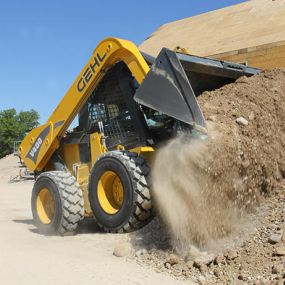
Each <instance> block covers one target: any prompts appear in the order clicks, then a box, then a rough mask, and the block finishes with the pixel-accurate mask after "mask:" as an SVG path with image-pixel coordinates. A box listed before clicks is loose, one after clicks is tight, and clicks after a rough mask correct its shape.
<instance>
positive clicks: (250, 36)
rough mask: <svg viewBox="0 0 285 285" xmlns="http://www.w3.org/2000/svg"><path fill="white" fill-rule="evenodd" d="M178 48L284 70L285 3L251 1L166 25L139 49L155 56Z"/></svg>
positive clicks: (264, 0)
mask: <svg viewBox="0 0 285 285" xmlns="http://www.w3.org/2000/svg"><path fill="white" fill-rule="evenodd" d="M177 46H179V47H181V48H185V49H186V50H187V51H188V52H189V53H190V54H194V55H198V56H209V57H212V58H217V59H221V60H230V61H234V62H238V63H245V64H248V65H250V66H255V67H259V68H263V69H267V68H273V67H285V0H251V1H246V2H244V3H241V4H238V5H234V6H230V7H226V8H223V9H220V10H216V11H212V12H209V13H205V14H202V15H198V16H195V17H191V18H186V19H183V20H179V21H175V22H172V23H168V24H165V25H163V26H161V27H160V28H159V29H158V30H156V31H155V32H154V33H153V34H152V35H151V36H150V37H149V38H147V39H146V40H145V41H144V42H143V43H142V44H141V45H140V49H141V50H142V51H144V52H146V53H149V54H151V55H154V56H156V55H157V54H158V52H159V51H160V49H161V48H162V47H167V48H170V49H175V48H176V47H177Z"/></svg>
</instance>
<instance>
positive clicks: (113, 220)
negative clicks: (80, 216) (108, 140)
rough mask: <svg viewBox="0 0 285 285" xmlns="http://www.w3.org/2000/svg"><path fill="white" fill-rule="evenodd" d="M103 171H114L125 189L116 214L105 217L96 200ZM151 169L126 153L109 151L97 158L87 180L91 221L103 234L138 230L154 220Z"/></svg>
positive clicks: (136, 156) (142, 161) (135, 155)
mask: <svg viewBox="0 0 285 285" xmlns="http://www.w3.org/2000/svg"><path fill="white" fill-rule="evenodd" d="M106 171H113V172H115V173H116V174H117V175H118V176H119V177H120V180H121V182H122V184H123V188H124V197H123V203H122V207H121V208H120V210H119V211H118V212H117V213H115V214H108V213H106V212H105V211H104V210H103V209H102V208H101V205H100V203H99V201H98V194H97V185H98V181H99V179H100V177H101V176H102V174H103V173H104V172H106ZM149 172H150V168H149V166H148V165H147V163H146V161H145V160H144V159H143V158H142V157H139V156H138V155H137V153H132V152H129V151H110V152H107V153H105V154H103V155H101V156H100V157H99V159H98V160H97V161H96V163H95V164H94V166H93V168H92V170H91V174H90V177H89V185H88V188H89V189H88V191H89V202H90V206H91V209H92V211H93V215H94V218H95V220H96V222H97V224H98V225H99V227H101V228H103V229H104V231H106V232H112V233H123V232H131V231H134V230H137V229H139V228H141V227H143V226H144V225H146V224H147V223H148V222H149V221H150V220H151V219H152V217H153V211H152V202H151V193H150V185H149Z"/></svg>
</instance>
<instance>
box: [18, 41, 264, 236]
mask: <svg viewBox="0 0 285 285" xmlns="http://www.w3.org/2000/svg"><path fill="white" fill-rule="evenodd" d="M258 72H259V70H257V69H254V68H249V67H247V66H245V65H241V64H235V63H230V62H222V61H217V60H212V59H208V58H201V57H197V56H192V55H189V54H185V53H180V52H175V51H172V50H169V49H166V48H163V49H162V50H161V52H160V53H159V55H158V56H157V58H153V57H151V56H149V55H147V54H144V53H141V52H140V51H139V50H138V48H137V47H136V46H135V45H134V44H133V43H131V42H129V41H126V40H121V39H117V38H107V39H105V40H103V41H102V42H101V43H100V44H99V45H98V46H97V47H96V49H95V50H94V52H93V54H92V56H91V58H90V60H89V61H88V63H87V64H86V66H85V67H84V68H83V70H82V71H81V72H80V74H79V76H78V77H77V78H76V79H75V81H74V83H73V84H72V86H71V87H70V89H69V90H68V91H67V93H66V94H65V96H64V97H63V99H62V100H61V102H60V103H59V105H58V106H57V108H56V109H55V110H54V112H53V113H52V115H51V116H50V118H49V119H48V120H47V122H46V123H45V124H44V125H41V126H39V127H37V128H35V129H33V130H32V131H31V132H30V133H29V134H28V135H27V136H26V138H25V139H24V140H23V141H22V143H21V145H20V146H19V154H20V156H21V158H22V160H23V161H24V162H25V164H26V166H27V167H28V168H29V170H30V171H33V172H34V173H35V175H36V181H35V184H34V187H33V190H32V199H31V206H32V213H33V218H34V222H35V224H36V226H37V227H38V229H39V231H40V232H42V233H45V234H61V235H65V234H70V233H73V232H75V230H76V228H77V226H78V223H79V222H80V221H81V220H82V219H84V218H85V217H90V216H93V217H94V218H95V220H96V222H97V224H98V225H99V226H100V227H102V228H103V229H104V230H105V231H106V232H129V231H133V230H136V229H139V228H140V227H142V226H144V225H145V224H146V223H147V222H148V221H150V219H151V218H152V216H153V210H152V195H151V184H150V179H149V175H150V165H151V160H152V158H153V156H154V153H155V149H156V148H157V147H158V146H159V145H160V144H161V143H163V142H165V141H166V140H168V139H170V138H172V137H174V136H177V135H178V134H179V133H180V132H190V133H191V132H192V131H195V132H196V133H197V131H198V132H201V133H205V132H206V123H205V119H204V117H203V114H202V112H201V110H200V107H199V105H198V103H197V100H196V97H197V96H199V95H200V94H202V93H203V92H204V91H206V90H213V89H216V88H219V87H221V86H223V85H225V84H228V83H231V82H234V81H235V80H236V79H237V78H239V77H241V76H244V75H246V76H252V75H254V74H256V73H258ZM76 116H77V117H78V126H77V127H75V128H74V129H73V130H72V131H70V130H69V129H68V128H69V127H70V125H71V123H72V122H73V120H74V119H75V118H76ZM165 167H167V166H165Z"/></svg>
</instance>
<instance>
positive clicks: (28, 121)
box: [0, 109, 40, 158]
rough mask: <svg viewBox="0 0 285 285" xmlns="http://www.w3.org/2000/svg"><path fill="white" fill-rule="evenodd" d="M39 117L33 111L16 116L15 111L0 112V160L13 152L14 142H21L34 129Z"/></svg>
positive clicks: (22, 112)
mask: <svg viewBox="0 0 285 285" xmlns="http://www.w3.org/2000/svg"><path fill="white" fill-rule="evenodd" d="M39 117H40V116H39V114H38V112H37V111H35V110H33V109H32V110H30V111H21V112H19V113H18V114H17V112H16V110H15V109H7V110H3V111H0V158H1V157H3V156H5V155H7V154H10V153H12V152H13V145H14V142H15V141H20V140H22V139H23V138H24V137H25V135H26V133H27V132H29V131H30V130H31V129H33V128H34V127H36V126H37V125H38V124H39V123H38V120H39Z"/></svg>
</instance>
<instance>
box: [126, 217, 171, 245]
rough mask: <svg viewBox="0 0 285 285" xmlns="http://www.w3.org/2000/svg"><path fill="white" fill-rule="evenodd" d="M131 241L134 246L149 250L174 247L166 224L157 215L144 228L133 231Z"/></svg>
mask: <svg viewBox="0 0 285 285" xmlns="http://www.w3.org/2000/svg"><path fill="white" fill-rule="evenodd" d="M130 241H131V244H132V246H133V247H134V248H145V249H147V250H151V249H160V250H167V249H168V250H169V249H171V248H172V246H171V242H170V235H169V233H168V232H167V230H166V226H165V225H163V223H162V222H161V221H160V220H159V219H158V218H157V217H156V218H154V219H153V220H152V221H151V222H150V223H149V224H148V225H146V226H145V227H143V228H142V229H140V230H138V231H135V232H133V233H131V234H130Z"/></svg>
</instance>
